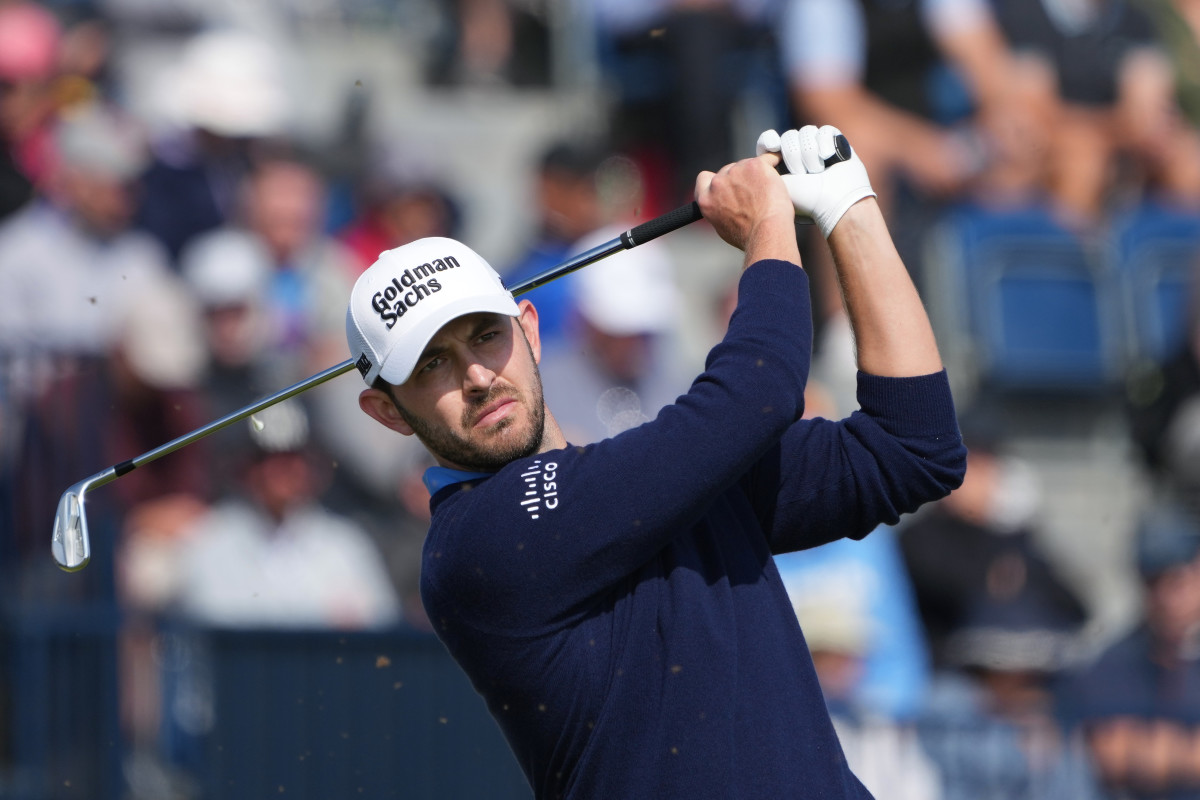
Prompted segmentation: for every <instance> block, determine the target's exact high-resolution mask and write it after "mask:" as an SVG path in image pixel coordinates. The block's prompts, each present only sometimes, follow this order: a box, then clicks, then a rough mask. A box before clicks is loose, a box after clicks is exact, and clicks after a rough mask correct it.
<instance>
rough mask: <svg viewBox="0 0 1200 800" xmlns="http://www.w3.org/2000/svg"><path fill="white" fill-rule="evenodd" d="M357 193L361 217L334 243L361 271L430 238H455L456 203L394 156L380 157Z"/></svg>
mask: <svg viewBox="0 0 1200 800" xmlns="http://www.w3.org/2000/svg"><path fill="white" fill-rule="evenodd" d="M356 188H357V194H358V206H359V211H358V213H357V215H356V218H355V219H353V220H352V221H351V222H350V224H349V225H348V226H346V227H345V228H343V229H342V230H341V231H340V232H339V234H338V238H340V239H341V240H342V242H343V243H344V244H345V245H346V246H347V247H349V248H350V249H351V250H352V251H353V252H354V255H355V257H356V258H357V259H358V269H359V271H361V270H365V269H366V268H367V267H369V266H370V265H371V264H373V263H374V262H375V259H377V258H379V254H380V253H382V252H383V251H384V250H392V249H394V248H396V247H400V246H401V245H405V244H408V243H409V242H413V241H416V240H417V239H424V238H427V237H430V236H446V237H449V238H451V239H453V238H455V237H456V236H458V232H459V228H460V226H461V217H462V209H461V206H460V203H459V201H458V199H457V198H456V197H455V196H454V195H453V193H452V192H451V191H450V189H449V188H447V187H446V186H444V185H443V184H442V182H441V181H439V180H438V179H437V178H436V177H434V176H433V175H430V174H424V173H423V171H422V170H421V169H420V168H418V167H416V166H415V165H412V164H405V163H402V159H400V158H399V157H397V156H395V155H392V156H388V155H384V156H383V157H382V158H381V160H380V163H378V164H376V165H374V167H373V169H372V170H371V171H370V172H369V173H368V174H366V175H364V176H363V177H362V179H361V180H359V181H358V182H357V187H356Z"/></svg>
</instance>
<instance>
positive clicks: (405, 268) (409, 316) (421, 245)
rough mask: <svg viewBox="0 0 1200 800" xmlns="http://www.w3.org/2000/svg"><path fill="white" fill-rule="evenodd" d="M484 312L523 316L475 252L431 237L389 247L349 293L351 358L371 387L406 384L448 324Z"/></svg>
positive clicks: (497, 277) (489, 268)
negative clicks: (380, 382)
mask: <svg viewBox="0 0 1200 800" xmlns="http://www.w3.org/2000/svg"><path fill="white" fill-rule="evenodd" d="M481 311H488V312H492V313H496V314H506V315H508V316H512V317H515V316H517V315H518V314H519V313H520V312H519V310H518V308H517V303H516V301H515V300H514V299H513V296H512V294H511V293H510V292H509V291H508V289H506V288H504V282H503V281H502V280H500V276H499V274H497V272H496V271H495V270H494V269H492V267H491V265H490V264H488V262H487V261H485V260H484V259H483V258H482V257H481V256H480V255H479V254H477V253H476V252H475V251H473V250H472V249H471V248H469V247H467V246H466V245H464V244H462V243H461V242H457V241H455V240H453V239H446V238H443V237H430V238H427V239H418V240H417V241H415V242H411V243H409V244H406V245H404V246H402V247H397V248H396V249H394V250H386V251H384V252H383V253H382V254H381V255H380V256H379V259H378V260H376V262H375V263H374V264H372V265H371V266H370V267H369V268H368V269H367V270H366V271H365V272H364V273H363V274H362V275H360V276H359V278H358V281H357V282H356V283H355V284H354V289H353V291H351V293H350V306H349V308H348V309H347V310H346V339H347V341H348V342H349V344H350V357H351V358H352V359H354V360H355V366H356V367H357V368H358V371H359V373H360V374H361V375H362V376H363V380H365V381H366V382H367V384H368V385H370V384H372V383H374V381H375V378H377V377H382V378H383V379H384V380H385V381H387V382H388V383H392V384H400V383H404V382H405V381H406V380H408V376H409V375H410V374H411V373H412V371H413V368H414V367H415V366H416V363H417V359H418V358H419V357H420V355H421V351H422V350H424V349H425V345H426V344H428V343H429V340H430V339H431V338H433V335H434V334H435V333H437V332H438V330H439V329H441V327H442V326H443V325H445V324H446V323H447V322H450V321H451V320H453V319H456V318H457V317H461V316H463V315H465V314H473V313H476V312H481Z"/></svg>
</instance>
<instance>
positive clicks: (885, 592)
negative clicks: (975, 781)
mask: <svg viewBox="0 0 1200 800" xmlns="http://www.w3.org/2000/svg"><path fill="white" fill-rule="evenodd" d="M775 563H776V565H777V566H778V568H779V574H780V577H781V578H782V579H783V585H784V588H785V589H787V592H788V595H789V596H790V597H791V598H792V603H793V605H796V606H797V607H798V608H799V607H801V606H807V605H811V604H812V603H814V601H815V598H821V599H823V601H824V602H825V603H833V604H836V605H837V606H839V607H841V608H843V609H845V613H847V614H850V615H852V616H854V617H855V619H857V620H858V621H859V626H858V627H859V628H861V631H860V638H861V641H859V642H858V647H857V648H856V652H855V656H856V657H855V662H856V664H857V665H858V666H857V674H856V675H855V679H854V681H853V682H852V683H851V684H850V685H848V686H844V687H842V688H841V691H839V692H838V693H837V696H838V697H839V699H840V700H841V702H843V703H845V704H847V706H848V707H849V708H850V709H852V710H853V711H854V712H855V713H856V714H860V715H864V714H865V715H866V716H868V717H878V718H886V719H891V720H911V719H912V718H913V717H915V716H916V714H917V712H918V711H919V710H920V708H921V706H922V704H923V703H924V701H925V691H926V689H927V688H928V682H929V677H930V676H929V654H928V652H927V650H926V646H925V638H924V632H923V631H922V629H921V619H920V616H919V615H918V614H917V609H916V602H915V600H914V598H913V592H912V586H911V585H910V584H909V580H908V574H907V573H906V572H905V569H904V560H903V558H902V557H901V555H900V549H899V547H898V545H897V543H896V532H895V531H894V530H892V529H890V528H881V529H879V530H876V531H873V532H872V533H871V535H870V536H868V537H867V538H866V539H863V540H862V541H850V540H848V539H841V540H838V541H836V542H831V543H830V544H828V545H823V546H821V547H818V548H814V549H812V550H803V551H801V552H798V553H786V554H784V555H781V556H776V558H775ZM804 633H805V636H806V637H808V638H809V646H810V647H811V646H812V641H811V637H812V632H811V631H810V630H809V628H808V627H807V626H805V627H804ZM819 672H820V670H818V673H819ZM856 774H857V773H856ZM859 777H860V778H861V777H862V776H861V775H859Z"/></svg>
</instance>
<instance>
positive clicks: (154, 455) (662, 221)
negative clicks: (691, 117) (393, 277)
mask: <svg viewBox="0 0 1200 800" xmlns="http://www.w3.org/2000/svg"><path fill="white" fill-rule="evenodd" d="M700 217H701V215H700V207H699V206H698V205H697V204H696V203H695V202H694V201H693V202H692V203H690V204H688V205H685V206H681V207H679V208H677V209H675V210H674V211H670V212H667V213H666V214H663V215H662V216H658V217H655V218H654V219H652V220H648V221H647V222H643V223H642V224H641V225H638V226H637V227H635V228H631V229H630V230H628V231H625V232H624V233H622V234H621V235H620V236H617V237H615V238H613V239H612V240H611V241H608V242H605V243H604V244H602V245H599V246H597V247H593V248H592V249H591V250H588V251H586V252H583V253H580V254H579V255H577V256H574V257H572V258H569V259H567V260H566V261H564V262H562V263H561V264H557V265H555V266H553V267H550V268H549V269H547V270H545V271H544V272H541V273H539V274H537V275H534V276H533V277H532V278H528V279H526V280H524V281H521V282H519V283H517V284H516V285H515V286H513V287H512V290H511V291H512V293H513V295H514V296H515V295H521V294H524V293H525V292H528V291H531V290H533V289H536V288H537V287H539V286H543V285H545V284H547V283H549V282H550V281H552V280H555V279H556V278H561V277H562V276H563V275H567V274H568V273H571V272H574V271H576V270H578V269H582V268H583V267H586V266H587V265H588V264H594V263H595V262H597V261H600V260H601V259H604V258H607V257H608V256H610V255H612V254H613V253H617V252H620V251H621V250H632V249H633V248H635V247H637V246H638V245H641V244H645V243H646V242H649V241H651V240H653V239H657V238H658V237H659V236H662V235H663V234H666V233H670V232H671V231H673V230H677V229H679V228H682V227H683V226H685V225H689V224H691V223H693V222H695V221H696V220H698V219H700ZM353 368H354V361H353V360H351V359H347V360H346V361H343V362H342V363H340V364H337V365H335V366H332V367H330V368H329V369H326V370H324V371H322V372H318V373H317V374H316V375H312V376H310V377H308V378H305V379H304V380H302V381H300V382H299V383H295V384H292V385H291V386H289V387H287V388H286V389H282V390H280V391H278V392H276V393H275V394H273V395H270V396H268V397H264V398H263V399H261V400H258V401H256V402H254V403H251V404H250V405H248V406H246V407H244V408H241V409H239V410H237V411H234V412H232V413H230V414H227V415H226V416H224V417H221V418H220V419H218V420H214V421H213V422H210V423H208V424H207V425H205V426H203V427H201V428H197V429H196V430H194V431H192V432H191V433H185V434H184V435H183V436H180V437H179V438H177V439H172V440H171V441H169V442H167V443H166V444H164V445H159V446H158V447H156V448H154V449H153V450H149V451H147V452H145V453H142V454H141V455H140V456H137V457H135V458H131V459H129V460H128V461H122V462H121V463H120V464H114V465H113V466H112V467H110V468H109V469H108V470H105V471H104V472H102V473H99V474H98V475H97V476H96V478H95V479H94V480H93V482H92V484H91V485H92V486H93V487H94V486H100V485H103V484H104V483H109V482H111V481H113V480H115V479H116V478H119V477H121V476H122V475H125V474H127V473H129V472H132V471H133V470H135V469H137V468H138V467H140V466H142V465H143V464H149V463H150V462H151V461H154V460H156V459H159V458H161V457H163V456H165V455H167V454H168V453H173V452H175V451H176V450H178V449H180V448H181V447H186V446H187V445H189V444H191V443H192V442H195V441H198V440H200V439H203V438H204V437H206V436H208V435H210V434H213V433H216V432H217V431H219V430H221V429H222V428H225V427H228V426H230V425H232V424H233V423H235V422H239V421H241V420H243V419H246V418H247V417H251V416H253V415H255V414H257V413H258V412H259V411H262V410H263V409H264V408H269V407H271V406H273V405H275V404H276V403H281V402H283V401H284V400H287V399H288V398H289V397H294V396H296V395H298V394H300V393H302V392H306V391H308V390H309V389H311V388H313V387H314V386H318V385H320V384H322V383H325V382H326V381H328V380H331V379H333V378H336V377H338V376H339V375H341V374H343V373H346V372H349V371H350V370H351V369H353ZM109 471H111V472H112V473H113V474H112V475H111V476H109V475H108V474H107V473H108V472H109Z"/></svg>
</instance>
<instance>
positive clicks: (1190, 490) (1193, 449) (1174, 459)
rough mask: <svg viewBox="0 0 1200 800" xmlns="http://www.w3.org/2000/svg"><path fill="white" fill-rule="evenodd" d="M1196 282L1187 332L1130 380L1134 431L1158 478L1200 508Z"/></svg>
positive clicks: (1199, 324) (1199, 329)
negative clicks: (1170, 350) (1167, 352)
mask: <svg viewBox="0 0 1200 800" xmlns="http://www.w3.org/2000/svg"><path fill="white" fill-rule="evenodd" d="M1197 299H1198V298H1197V296H1196V295H1195V287H1193V297H1192V298H1191V303H1190V305H1189V308H1188V311H1187V314H1188V318H1187V335H1186V336H1185V337H1184V339H1183V342H1182V343H1181V344H1180V346H1179V347H1178V348H1177V349H1176V350H1175V351H1174V352H1173V353H1172V354H1170V355H1169V356H1168V357H1167V358H1166V359H1165V361H1164V362H1163V363H1162V364H1153V365H1147V367H1146V368H1145V369H1142V370H1139V371H1137V372H1135V373H1133V374H1132V375H1131V379H1130V380H1129V382H1128V385H1127V409H1128V414H1129V430H1130V435H1131V436H1132V438H1133V442H1134V444H1135V445H1136V447H1137V449H1138V452H1139V453H1140V455H1141V458H1142V460H1143V463H1144V464H1145V465H1146V466H1147V467H1148V468H1149V470H1150V473H1151V475H1152V477H1153V479H1154V480H1155V481H1156V482H1158V483H1159V484H1160V485H1162V486H1163V487H1165V489H1166V490H1167V491H1169V492H1170V493H1171V494H1173V495H1174V496H1176V497H1177V498H1179V499H1180V500H1181V501H1182V502H1184V503H1186V504H1187V505H1189V506H1190V507H1191V508H1192V509H1193V510H1197V511H1200V316H1198V315H1197V313H1196V308H1197V307H1196V301H1197Z"/></svg>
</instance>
